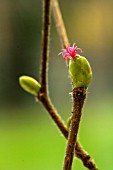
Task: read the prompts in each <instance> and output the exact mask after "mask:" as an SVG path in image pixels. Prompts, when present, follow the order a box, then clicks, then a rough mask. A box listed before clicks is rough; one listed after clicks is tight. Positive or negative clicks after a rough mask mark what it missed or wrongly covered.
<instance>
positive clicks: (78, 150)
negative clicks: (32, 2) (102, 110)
mask: <svg viewBox="0 0 113 170" xmlns="http://www.w3.org/2000/svg"><path fill="white" fill-rule="evenodd" d="M51 2H52V3H51V5H52V10H53V15H54V19H55V22H56V27H57V31H58V34H59V36H60V40H61V43H62V46H63V47H64V48H65V47H66V46H67V44H69V40H68V37H67V34H66V29H65V26H64V22H63V19H62V14H61V11H60V8H59V4H58V0H51ZM75 154H76V157H77V158H79V159H81V160H82V162H83V164H84V166H85V167H87V168H88V169H89V170H98V169H97V167H96V164H95V162H94V160H93V159H92V158H91V157H90V155H89V154H88V153H87V152H86V151H85V150H84V149H83V148H82V146H81V145H80V143H79V142H78V141H77V142H76V145H75Z"/></svg>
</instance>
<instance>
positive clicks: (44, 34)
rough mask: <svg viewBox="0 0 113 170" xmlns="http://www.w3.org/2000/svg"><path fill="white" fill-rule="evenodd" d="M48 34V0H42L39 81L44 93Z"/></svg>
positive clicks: (46, 74) (46, 84) (46, 85)
mask: <svg viewBox="0 0 113 170" xmlns="http://www.w3.org/2000/svg"><path fill="white" fill-rule="evenodd" d="M49 34H50V0H43V32H42V53H41V70H40V82H41V92H43V93H45V94H46V93H47V91H48V90H47V88H48V55H49V49H48V48H49Z"/></svg>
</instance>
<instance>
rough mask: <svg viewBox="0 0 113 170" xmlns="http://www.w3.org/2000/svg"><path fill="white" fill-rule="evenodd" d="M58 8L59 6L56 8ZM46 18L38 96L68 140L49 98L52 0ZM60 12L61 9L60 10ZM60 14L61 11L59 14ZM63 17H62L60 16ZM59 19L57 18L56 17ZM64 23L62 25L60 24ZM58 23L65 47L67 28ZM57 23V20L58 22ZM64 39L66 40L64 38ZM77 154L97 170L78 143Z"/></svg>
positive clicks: (46, 4)
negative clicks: (49, 46) (49, 45)
mask: <svg viewBox="0 0 113 170" xmlns="http://www.w3.org/2000/svg"><path fill="white" fill-rule="evenodd" d="M52 2H54V3H55V2H57V1H56V0H52ZM55 8H57V6H56V7H55ZM43 10H44V17H43V35H42V57H41V72H40V79H41V91H40V93H39V94H38V99H39V100H40V102H41V103H42V104H43V105H44V107H45V109H46V110H47V111H48V113H49V114H50V116H51V118H52V119H53V121H54V122H55V123H56V125H57V126H58V127H59V129H60V131H61V132H62V134H63V135H64V137H65V138H66V139H67V138H68V130H67V127H66V126H65V124H64V122H63V121H62V119H61V118H60V116H59V114H58V113H57V111H56V110H55V108H54V106H53V105H52V103H51V101H50V98H49V96H48V88H47V83H48V44H49V30H50V0H44V7H43ZM58 10H59V9H58ZM58 13H59V14H60V10H59V12H58ZM59 16H61V15H59ZM56 17H57V16H56ZM59 20H60V21H62V22H61V23H60V22H59ZM59 20H58V22H59V23H60V26H59V27H58V28H59V32H61V37H62V38H61V39H62V43H63V46H64V47H65V46H67V44H68V39H67V35H66V31H65V27H64V24H63V20H62V18H61V17H59ZM56 21H57V20H56ZM63 37H64V38H63ZM75 153H76V156H77V157H78V158H79V159H81V160H82V162H83V164H84V166H85V167H87V168H88V169H89V170H97V168H96V165H95V163H94V161H93V159H91V157H90V156H89V155H88V154H87V152H85V151H84V150H83V148H82V147H81V145H80V144H79V143H78V142H77V143H76V146H75Z"/></svg>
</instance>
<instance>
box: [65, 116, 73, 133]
mask: <svg viewBox="0 0 113 170" xmlns="http://www.w3.org/2000/svg"><path fill="white" fill-rule="evenodd" d="M71 120H72V115H71V116H70V117H69V118H68V119H67V123H66V125H67V129H68V131H69V128H70V124H71Z"/></svg>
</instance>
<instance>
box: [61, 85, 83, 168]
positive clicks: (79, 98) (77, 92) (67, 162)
mask: <svg viewBox="0 0 113 170" xmlns="http://www.w3.org/2000/svg"><path fill="white" fill-rule="evenodd" d="M72 96H73V115H72V121H71V126H70V132H69V136H68V142H67V148H66V155H65V159H64V166H63V170H71V168H72V162H73V157H74V148H75V145H76V141H77V134H78V129H79V123H80V118H81V114H82V107H83V103H84V100H85V98H86V90H85V89H84V88H83V87H79V88H74V89H73V91H72Z"/></svg>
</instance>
